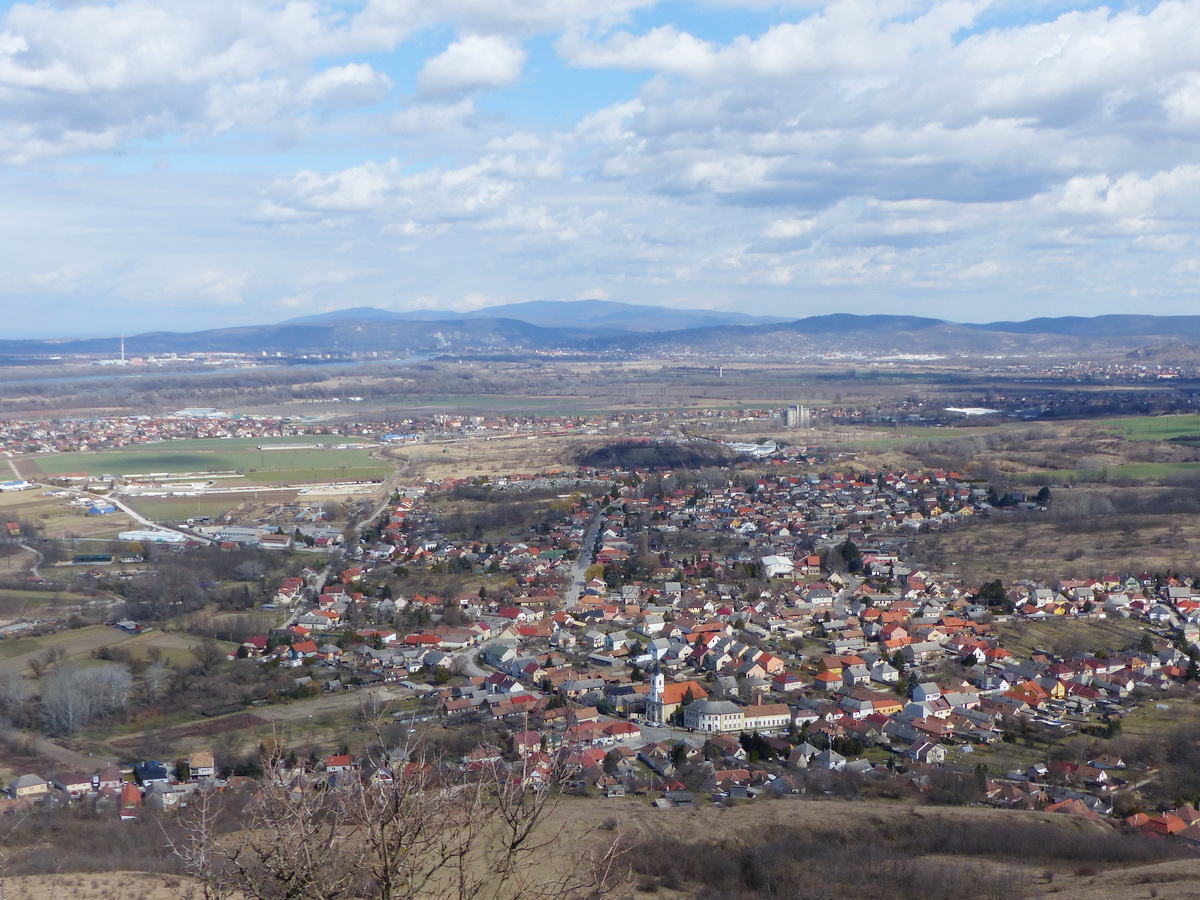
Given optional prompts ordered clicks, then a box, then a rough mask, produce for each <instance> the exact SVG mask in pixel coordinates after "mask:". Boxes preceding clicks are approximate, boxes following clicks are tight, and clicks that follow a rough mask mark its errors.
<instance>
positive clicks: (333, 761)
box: [325, 753, 354, 775]
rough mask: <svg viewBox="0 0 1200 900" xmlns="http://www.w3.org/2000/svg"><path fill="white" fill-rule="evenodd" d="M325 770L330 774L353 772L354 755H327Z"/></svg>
mask: <svg viewBox="0 0 1200 900" xmlns="http://www.w3.org/2000/svg"><path fill="white" fill-rule="evenodd" d="M325 771H326V773H327V774H330V775H337V774H342V773H346V772H353V771H354V757H352V756H350V754H348V753H342V754H338V755H335V756H327V757H325Z"/></svg>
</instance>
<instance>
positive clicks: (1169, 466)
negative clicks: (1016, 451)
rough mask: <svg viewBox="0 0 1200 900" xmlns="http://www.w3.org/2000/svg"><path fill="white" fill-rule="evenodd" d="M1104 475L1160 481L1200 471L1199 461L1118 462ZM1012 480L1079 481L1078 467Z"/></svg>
mask: <svg viewBox="0 0 1200 900" xmlns="http://www.w3.org/2000/svg"><path fill="white" fill-rule="evenodd" d="M1103 471H1104V475H1105V477H1106V479H1107V480H1109V481H1113V480H1122V479H1127V480H1129V481H1161V480H1162V479H1164V478H1169V477H1171V476H1172V475H1178V474H1179V473H1181V472H1196V471H1200V462H1177V463H1120V464H1118V465H1114V466H1105V467H1104V470H1103ZM1012 477H1013V480H1014V481H1016V482H1020V483H1022V484H1048V483H1049V484H1062V483H1069V482H1073V481H1079V470H1078V469H1037V470H1035V471H1030V472H1020V473H1018V474H1016V475H1014V476H1012Z"/></svg>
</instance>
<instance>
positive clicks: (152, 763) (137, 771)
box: [133, 759, 171, 806]
mask: <svg viewBox="0 0 1200 900" xmlns="http://www.w3.org/2000/svg"><path fill="white" fill-rule="evenodd" d="M133 774H134V777H135V778H136V779H137V780H138V783H139V784H141V785H142V787H148V786H149V785H151V784H153V783H154V782H156V781H170V780H171V777H170V775H169V774H168V773H167V767H166V766H164V765H163V764H162V763H160V762H159V761H158V760H155V759H148V760H145V761H143V762H140V763H137V764H135V765H134V767H133ZM138 803H139V806H140V804H141V797H140V795H139V798H138Z"/></svg>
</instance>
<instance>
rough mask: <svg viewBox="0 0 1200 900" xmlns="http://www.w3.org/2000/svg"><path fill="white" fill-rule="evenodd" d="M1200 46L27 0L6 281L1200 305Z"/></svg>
mask: <svg viewBox="0 0 1200 900" xmlns="http://www.w3.org/2000/svg"><path fill="white" fill-rule="evenodd" d="M599 6H603V7H604V9H603V10H602V11H599V12H597V11H595V8H596V7H599ZM1045 9H1050V10H1051V11H1050V12H1046V11H1044V10H1045ZM681 10H682V11H681ZM668 17H669V20H668ZM1197 46H1200V0H1192V2H1176V0H1167V2H1161V3H1158V4H1157V5H1152V6H1139V7H1130V8H1115V9H1110V8H1095V7H1092V6H1090V5H1089V6H1079V7H1073V6H1071V5H1068V4H1059V5H1054V6H1053V7H1042V6H1041V5H1022V4H1019V3H1004V2H996V3H990V4H989V3H987V2H983V0H979V2H967V0H951V2H932V3H931V2H910V0H834V2H831V3H823V4H808V3H803V4H801V3H797V4H795V5H787V4H785V5H782V6H776V5H769V6H768V5H765V4H759V3H754V2H752V0H747V2H745V3H738V2H736V0H728V2H726V3H724V4H721V3H717V2H711V3H706V4H703V5H697V6H696V7H695V8H694V9H690V10H689V9H687V8H683V7H681V6H680V5H678V4H671V5H670V6H669V7H667V6H664V7H659V6H658V5H656V4H655V3H653V2H651V0H645V2H638V0H625V2H617V3H608V4H595V3H592V2H587V3H585V2H583V0H522V2H517V0H511V2H509V0H491V2H484V0H449V2H443V3H437V4H430V3H425V2H418V0H365V2H358V3H353V2H351V3H342V4H336V5H335V4H332V3H330V4H328V5H325V4H321V3H318V2H305V0H293V2H286V3H280V2H275V3H269V2H268V3H262V4H245V3H233V2H227V0H210V2H208V3H205V4H176V3H169V2H166V0H159V2H156V0H114V2H110V3H66V2H63V3H60V4H57V5H56V4H53V3H49V2H40V3H36V4H34V3H15V4H13V5H12V6H11V8H10V9H9V10H8V11H7V13H5V14H4V15H3V17H2V18H0V186H2V187H3V190H4V196H5V197H6V203H5V208H4V209H0V228H3V234H4V237H5V246H6V248H7V250H6V252H5V253H4V254H3V255H0V276H2V280H0V285H3V286H2V287H0V303H3V304H4V309H5V311H6V312H7V313H8V314H9V318H10V320H11V321H12V322H13V323H14V324H13V326H12V328H13V332H14V333H18V334H19V333H29V334H32V333H49V332H51V331H53V330H54V328H61V327H62V325H61V323H62V322H63V321H70V322H72V323H75V324H74V327H75V328H76V329H77V330H87V331H94V332H104V331H113V330H124V331H129V330H131V329H132V328H135V327H141V326H143V325H144V327H146V328H150V327H201V326H203V325H205V324H211V325H214V326H215V325H224V324H230V323H234V322H256V321H271V320H275V319H278V318H281V317H283V316H284V315H285V314H286V315H296V314H298V313H297V311H298V310H299V311H301V312H308V311H314V312H315V311H319V310H322V309H329V308H338V307H342V306H355V305H377V306H387V307H391V308H396V309H403V308H409V307H416V306H425V307H428V306H437V305H443V306H447V307H458V308H466V307H467V306H471V305H475V306H478V305H480V304H481V303H488V302H510V301H517V300H523V299H533V298H546V299H556V298H574V297H577V296H599V295H600V294H601V293H603V294H605V295H607V296H608V297H611V298H612V299H617V300H625V301H631V302H651V303H663V304H667V305H672V304H674V305H688V306H697V305H708V306H723V307H726V308H743V309H753V310H758V311H764V312H772V313H776V314H781V315H796V316H801V315H808V314H813V313H819V312H824V311H828V310H830V309H842V310H848V311H863V312H866V311H895V312H911V313H923V314H929V315H936V316H942V317H945V318H950V319H958V320H971V321H976V320H988V319H999V318H1021V317H1029V316H1033V315H1043V314H1085V315H1086V314H1092V313H1102V312H1116V311H1142V312H1162V313H1189V312H1195V311H1197V310H1196V309H1195V306H1194V302H1193V300H1192V297H1193V295H1194V284H1195V278H1196V274H1197V272H1198V271H1200V243H1198V241H1197V235H1198V223H1197V217H1198V213H1197V212H1196V210H1197V209H1198V208H1200V207H1198V205H1197V200H1200V165H1198V163H1197V161H1198V160H1200V153H1198V152H1197V150H1198V147H1197V142H1198V139H1200V56H1198V55H1197V54H1196V52H1195V48H1196V47H1197ZM481 298H482V299H481ZM47 304H53V305H54V306H56V307H59V308H61V309H63V310H64V311H67V312H68V313H69V315H67V316H64V317H59V318H58V319H57V321H56V322H54V323H47V322H45V321H42V320H40V319H38V318H36V317H35V313H31V312H29V311H30V310H34V311H36V310H43V309H45V308H47ZM156 317H157V318H156ZM126 318H129V319H130V323H128V324H127V323H126V321H125V319H126ZM52 326H53V327H52Z"/></svg>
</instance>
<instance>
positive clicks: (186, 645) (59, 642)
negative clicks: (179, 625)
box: [0, 625, 237, 672]
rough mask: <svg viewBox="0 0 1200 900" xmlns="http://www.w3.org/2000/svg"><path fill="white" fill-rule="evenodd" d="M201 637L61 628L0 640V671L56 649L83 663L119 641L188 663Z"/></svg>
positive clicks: (225, 645) (14, 669)
mask: <svg viewBox="0 0 1200 900" xmlns="http://www.w3.org/2000/svg"><path fill="white" fill-rule="evenodd" d="M202 640H203V639H202V638H198V637H196V636H194V635H189V634H182V633H179V632H167V631H162V630H161V629H155V630H153V631H148V632H145V633H144V634H138V635H132V634H127V633H126V632H124V631H121V630H120V629H119V628H112V627H110V626H108V625H89V626H87V627H86V628H76V629H73V630H71V631H60V632H58V633H56V634H48V635H43V636H41V637H27V638H15V639H11V638H10V639H7V640H0V671H9V672H21V671H24V670H25V669H26V668H27V667H28V665H29V660H30V659H32V658H33V657H34V656H36V655H37V654H39V653H41V652H43V651H45V650H57V649H59V648H61V649H62V651H63V653H65V654H66V656H65V657H64V661H67V662H76V663H86V662H88V661H90V659H91V654H92V652H93V651H95V650H99V649H101V648H102V647H115V646H117V645H118V644H120V645H121V646H122V647H123V648H124V649H127V650H129V651H131V652H133V653H134V654H135V655H137V656H143V657H145V656H148V655H149V652H150V650H151V648H157V651H158V653H160V654H161V656H162V658H163V659H164V660H165V661H167V662H170V663H190V662H194V661H195V655H194V654H193V653H192V652H191V650H192V648H193V647H195V646H198V645H199V644H200V643H201V642H202ZM217 644H219V645H220V646H221V647H222V648H224V649H225V650H226V651H227V652H229V653H233V652H235V651H236V650H237V646H236V645H235V644H231V643H229V642H227V641H217Z"/></svg>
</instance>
